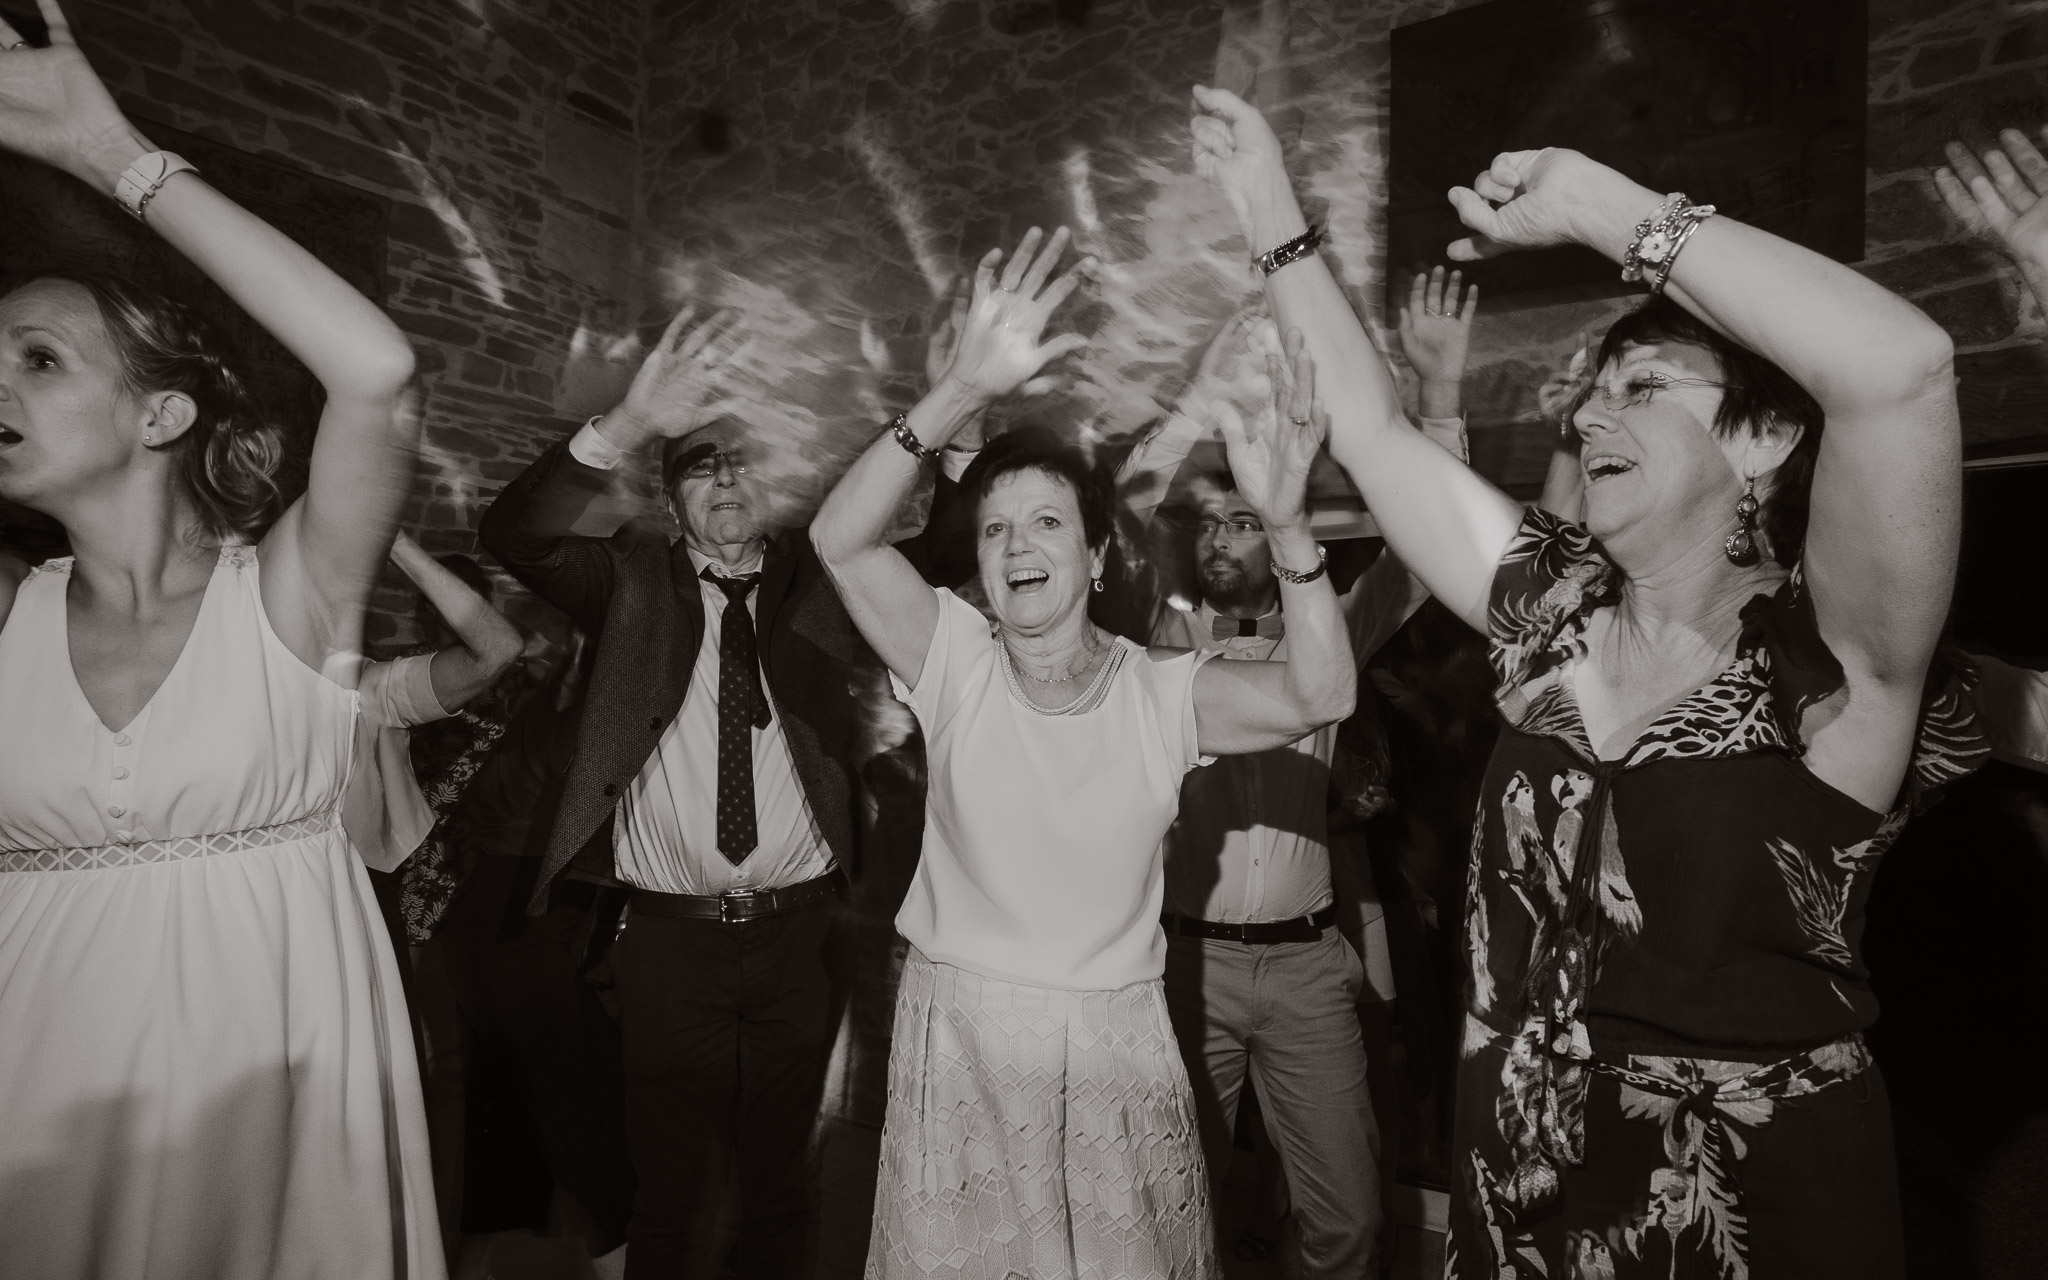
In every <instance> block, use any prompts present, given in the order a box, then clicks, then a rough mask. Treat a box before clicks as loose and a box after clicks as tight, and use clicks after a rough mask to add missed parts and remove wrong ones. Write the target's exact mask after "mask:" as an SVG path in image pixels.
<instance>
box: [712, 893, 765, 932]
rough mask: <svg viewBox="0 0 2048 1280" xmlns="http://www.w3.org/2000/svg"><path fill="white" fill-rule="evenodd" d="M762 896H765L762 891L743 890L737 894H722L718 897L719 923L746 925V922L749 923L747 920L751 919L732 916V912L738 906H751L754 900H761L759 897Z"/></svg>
mask: <svg viewBox="0 0 2048 1280" xmlns="http://www.w3.org/2000/svg"><path fill="white" fill-rule="evenodd" d="M762 896H763V894H762V893H761V891H760V890H759V889H741V890H739V891H737V892H735V893H721V894H719V895H718V923H720V924H744V923H745V922H746V921H747V920H748V919H749V918H750V917H747V916H736V915H734V914H732V912H733V909H734V908H735V907H736V906H745V905H748V904H750V903H751V902H752V901H753V900H754V899H755V898H759V897H762Z"/></svg>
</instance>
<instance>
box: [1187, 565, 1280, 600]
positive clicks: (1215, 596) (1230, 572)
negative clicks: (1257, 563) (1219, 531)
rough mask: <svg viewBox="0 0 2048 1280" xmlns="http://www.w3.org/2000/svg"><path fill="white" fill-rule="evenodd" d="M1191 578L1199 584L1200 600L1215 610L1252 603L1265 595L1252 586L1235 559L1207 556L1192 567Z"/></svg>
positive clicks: (1249, 576) (1249, 577)
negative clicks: (1193, 577) (1193, 568)
mask: <svg viewBox="0 0 2048 1280" xmlns="http://www.w3.org/2000/svg"><path fill="white" fill-rule="evenodd" d="M1195 578H1196V580H1197V581H1199V582H1200V583H1201V584H1202V599H1203V600H1205V601H1207V602H1208V604H1209V607H1210V608H1212V609H1216V610H1219V611H1221V610H1224V609H1231V608H1236V607H1238V606H1240V605H1248V604H1255V603H1257V602H1259V601H1260V600H1261V599H1263V598H1264V596H1265V592H1264V591H1263V590H1261V589H1260V588H1258V587H1256V586H1254V585H1253V584H1252V580H1251V575H1250V574H1248V573H1246V572H1245V571H1244V566H1243V565H1241V564H1239V563H1238V562H1237V561H1235V560H1227V559H1224V558H1222V557H1220V556H1211V557H1210V558H1209V559H1207V560H1204V561H1202V562H1201V563H1199V564H1197V565H1196V566H1195Z"/></svg>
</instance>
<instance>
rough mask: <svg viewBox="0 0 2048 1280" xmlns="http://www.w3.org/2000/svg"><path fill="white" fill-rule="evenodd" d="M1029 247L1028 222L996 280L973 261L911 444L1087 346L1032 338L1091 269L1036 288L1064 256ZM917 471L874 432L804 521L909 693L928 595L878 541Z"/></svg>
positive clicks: (923, 647)
mask: <svg viewBox="0 0 2048 1280" xmlns="http://www.w3.org/2000/svg"><path fill="white" fill-rule="evenodd" d="M1040 240H1041V236H1040V234H1039V230H1038V228H1037V227H1033V228H1032V229H1031V230H1030V231H1028V232H1026V233H1025V236H1024V239H1023V241H1022V242H1021V243H1019V244H1018V246H1017V252H1016V253H1014V254H1012V255H1011V256H1010V261H1009V264H1008V265H1007V266H1006V267H1004V269H1003V274H1002V278H1001V280H1000V281H999V280H998V279H997V278H996V268H997V267H998V266H1001V265H1003V251H1002V250H1000V249H991V250H989V251H988V253H987V255H986V256H984V257H983V258H982V260H981V265H980V267H979V268H977V269H976V271H975V273H974V294H973V297H972V298H971V299H970V301H969V303H968V307H967V317H966V320H965V322H964V323H963V324H962V325H961V327H960V330H959V337H958V339H957V345H956V347H955V348H954V352H953V360H952V364H951V365H950V366H949V367H948V368H947V370H946V374H945V376H944V377H942V378H941V379H939V381H938V383H937V384H936V385H935V386H933V387H932V389H931V390H930V392H928V393H927V394H926V395H925V397H924V399H922V400H920V401H918V402H917V404H916V406H915V407H913V408H912V409H911V410H910V412H909V413H908V414H907V415H905V417H904V423H903V425H904V429H905V430H906V431H907V432H908V434H909V436H910V437H911V439H912V440H913V441H915V442H916V444H917V446H918V448H919V449H921V450H926V451H930V452H932V453H936V452H937V451H938V450H940V449H943V448H945V446H946V444H947V442H948V441H950V440H952V439H953V438H954V436H955V435H957V434H958V433H959V432H960V430H961V429H962V428H963V427H965V426H967V424H968V423H969V422H971V421H973V420H975V419H977V418H978V417H979V416H980V415H981V414H982V413H983V412H984V411H985V410H986V409H987V408H988V406H989V405H990V404H992V403H994V402H995V401H996V400H998V399H1000V398H1001V397H1003V396H1006V395H1009V394H1010V393H1011V392H1013V391H1017V390H1018V389H1019V388H1022V389H1024V390H1025V391H1026V393H1029V391H1030V390H1031V386H1032V384H1031V381H1030V380H1031V378H1032V377H1033V375H1035V374H1037V373H1038V371H1039V370H1040V369H1042V368H1044V367H1045V366H1046V365H1047V364H1048V363H1050V362H1051V361H1053V360H1056V359H1058V358H1059V357H1061V356H1063V355H1065V354H1067V353H1068V352H1069V351H1074V350H1077V349H1079V348H1081V347H1083V346H1086V345H1087V339H1085V338H1083V337H1081V336H1080V335H1079V334H1072V333H1070V334H1062V335H1060V336H1059V337H1056V338H1053V339H1052V340H1051V341H1049V342H1045V343H1042V344H1041V343H1040V341H1039V336H1040V335H1041V334H1042V333H1043V332H1044V331H1045V324H1046V321H1047V320H1048V319H1050V318H1051V316H1052V313H1053V312H1054V311H1055V310H1057V309H1058V307H1059V305H1060V303H1062V302H1064V301H1066V299H1067V295H1068V294H1071V293H1072V292H1073V291H1074V289H1075V287H1076V286H1078V285H1079V284H1080V282H1081V276H1082V272H1083V271H1085V270H1086V269H1087V268H1088V266H1089V265H1090V260H1088V259H1083V260H1082V261H1081V262H1079V263H1076V264H1075V265H1074V266H1073V267H1072V268H1070V269H1069V270H1067V271H1066V272H1064V273H1063V274H1061V275H1060V276H1059V277H1058V278H1057V279H1053V280H1051V282H1050V283H1047V280H1048V277H1050V276H1051V275H1052V269H1053V267H1054V266H1056V265H1057V264H1058V262H1059V259H1060V255H1061V254H1062V253H1063V252H1064V251H1065V250H1066V247H1067V229H1066V228H1065V227H1061V228H1060V229H1059V230H1058V231H1056V232H1054V233H1053V235H1052V238H1051V239H1050V240H1046V241H1044V243H1043V246H1042V247H1041V244H1040ZM923 465H924V463H923V459H922V457H921V456H913V455H912V453H911V451H910V449H909V448H907V447H906V446H905V444H904V443H903V442H902V441H901V440H899V439H898V438H897V436H896V434H895V433H894V432H893V431H885V432H883V433H882V436H881V438H880V439H878V440H876V441H875V442H874V443H873V444H872V445H869V446H868V449H867V452H866V453H863V454H862V455H861V456H860V457H859V458H857V459H855V460H854V464H853V466H852V468H851V469H849V470H848V471H847V473H846V474H845V475H844V476H842V477H841V478H840V480H839V483H838V484H837V485H835V486H833V489H832V492H831V494H830V495H829V496H827V497H826V499H825V505H824V506H822V507H820V508H819V509H818V516H817V519H815V520H813V521H812V522H811V544H812V545H813V546H814V547H816V548H817V551H818V558H819V559H820V560H821V561H823V562H824V565H825V571H826V573H827V574H829V575H830V576H831V578H832V584H833V586H834V587H835V588H837V589H838V592H839V598H840V599H841V600H843V601H845V603H846V611H847V613H848V614H850V615H851V616H852V618H853V622H854V625H855V626H857V627H859V628H860V633H861V635H862V636H863V637H864V638H865V639H866V640H867V642H868V644H869V645H871V646H872V647H873V648H874V650H875V653H876V654H877V655H879V656H880V657H881V659H882V661H883V663H884V664H886V665H887V666H888V668H889V670H890V671H891V672H892V673H894V674H895V676H896V678H897V679H899V680H901V681H902V682H903V683H904V684H906V685H910V686H912V687H915V686H916V684H917V682H918V677H919V675H921V674H922V673H923V671H924V656H925V653H926V652H927V651H928V650H930V648H931V644H932V633H933V632H934V631H935V630H937V628H938V625H939V604H938V597H937V596H935V595H934V594H933V593H932V589H931V588H930V587H928V586H926V585H925V583H924V579H923V578H921V577H919V576H918V573H917V570H916V569H915V568H914V567H912V565H911V563H910V561H909V560H908V559H906V558H905V557H904V555H903V553H902V552H901V551H898V550H897V549H896V548H895V547H893V546H891V545H890V544H889V541H888V534H889V533H890V531H891V530H892V529H893V527H894V526H895V523H896V513H897V511H898V510H899V509H900V508H901V507H902V505H903V500H904V498H905V497H906V496H908V495H909V493H910V490H911V488H912V487H913V486H914V485H915V484H916V483H917V478H918V472H919V469H920V468H921V467H922V466H923Z"/></svg>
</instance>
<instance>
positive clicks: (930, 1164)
mask: <svg viewBox="0 0 2048 1280" xmlns="http://www.w3.org/2000/svg"><path fill="white" fill-rule="evenodd" d="M867 1274H868V1276H869V1277H870V1278H871V1280H903V1278H905V1277H913V1276H914V1277H926V1276H946V1277H958V1278H959V1280H980V1278H982V1277H986V1278H987V1280H1007V1278H1008V1277H1013V1276H1022V1277H1030V1280H1098V1278H1099V1280H1111V1278H1112V1277H1115V1278H1119V1280H1121V1278H1123V1277H1129V1278H1130V1280H1210V1278H1211V1277H1216V1276H1220V1275H1221V1274H1222V1273H1221V1269H1220V1268H1219V1267H1218V1266H1217V1264H1216V1258H1215V1251H1214V1242H1213V1228H1212V1226H1211V1220H1210V1210H1209V1190H1208V1177H1207V1174H1206V1173H1205V1171H1204V1170H1203V1167H1202V1152H1201V1144H1200V1142H1199V1140H1198V1139H1197V1137H1196V1130H1195V1118H1194V1099H1193V1094H1192V1093H1191V1091H1190V1090H1189V1087H1188V1077H1187V1069H1186V1067H1185V1066H1183V1065H1182V1062H1181V1058H1180V1053H1179V1050H1178V1049H1177V1048H1176V1047H1175V1042H1174V1038H1173V1028H1172V1025H1171V1023H1169V1022H1168V1020H1167V1015H1166V994H1165V988H1164V986H1163V985H1162V984H1161V982H1160V981H1159V980H1157V979H1154V980H1152V981H1149V982H1138V983H1133V984H1132V985H1130V986H1128V987H1124V988H1122V989H1121V990H1117V991H1065V990H1057V989H1053V988H1047V987H1030V986H1023V985H1020V984H1017V983H1010V982H1001V981H997V980H995V979H992V978H985V977H981V976H979V975H976V974H973V973H969V972H967V971H966V970H964V969H959V968H955V967H954V966H952V965H947V964H940V963H937V962H935V961H932V960H929V959H926V958H925V956H924V955H923V954H922V953H920V952H918V951H917V950H916V949H914V948H913V949H912V951H911V953H910V958H909V960H908V962H907V963H906V964H905V966H904V971H903V983H902V986H901V988H900V989H899V991H898V994H897V997H896V1029H895V1039H894V1042H893V1044H892V1045H891V1047H890V1050H889V1109H888V1114H887V1118H886V1120H885V1122H884V1126H883V1131H882V1164H881V1170H880V1174H879V1178H878V1182H877V1187H876V1193H875V1219H874V1228H873V1234H872V1236H871V1237H870V1240H869V1244H868V1261H867Z"/></svg>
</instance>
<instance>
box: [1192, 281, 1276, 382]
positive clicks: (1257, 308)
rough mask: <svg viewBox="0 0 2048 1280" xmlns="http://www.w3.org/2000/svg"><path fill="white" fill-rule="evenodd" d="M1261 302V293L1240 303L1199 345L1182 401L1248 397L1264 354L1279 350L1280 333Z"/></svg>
mask: <svg viewBox="0 0 2048 1280" xmlns="http://www.w3.org/2000/svg"><path fill="white" fill-rule="evenodd" d="M1264 302H1265V299H1264V297H1263V296H1262V295H1254V298H1253V301H1251V302H1248V303H1246V304H1245V305H1244V306H1242V307H1239V308H1238V309H1237V310H1236V311H1234V312H1232V313H1231V314H1230V318H1229V319H1228V320H1225V321H1224V322H1223V326H1222V327H1221V328H1219V329H1218V330H1217V331H1216V336H1215V337H1213V338H1211V339H1210V340H1209V345H1208V346H1207V347H1204V348H1203V349H1202V358H1201V359H1200V360H1199V361H1197V362H1196V364H1195V373H1194V376H1193V377H1191V378H1189V379H1188V385H1187V389H1186V390H1184V391H1183V392H1181V396H1180V400H1181V403H1182V404H1184V405H1190V406H1192V405H1203V404H1208V403H1210V402H1211V401H1214V400H1240V399H1245V398H1248V397H1247V396H1246V395H1245V394H1244V393H1245V392H1246V391H1248V389H1249V388H1248V386H1247V384H1248V383H1250V382H1253V381H1255V380H1256V379H1258V378H1259V376H1260V375H1261V373H1262V372H1263V370H1264V367H1265V356H1266V355H1267V354H1268V353H1269V352H1278V351H1279V350H1280V339H1279V335H1278V334H1277V333H1275V332H1274V329H1273V322H1272V321H1271V320H1268V319H1266V317H1265V313H1264Z"/></svg>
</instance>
